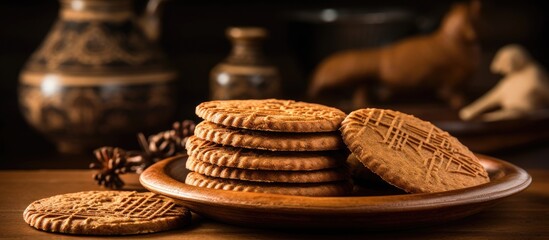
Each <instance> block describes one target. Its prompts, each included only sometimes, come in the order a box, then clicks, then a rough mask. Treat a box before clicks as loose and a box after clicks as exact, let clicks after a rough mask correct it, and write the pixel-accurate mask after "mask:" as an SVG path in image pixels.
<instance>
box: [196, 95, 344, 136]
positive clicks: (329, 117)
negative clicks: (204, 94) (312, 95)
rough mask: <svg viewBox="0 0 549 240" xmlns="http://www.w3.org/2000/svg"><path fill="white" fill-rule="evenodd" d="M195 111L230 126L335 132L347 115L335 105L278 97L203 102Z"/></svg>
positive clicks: (215, 121) (209, 119) (266, 129)
mask: <svg viewBox="0 0 549 240" xmlns="http://www.w3.org/2000/svg"><path fill="white" fill-rule="evenodd" d="M196 114H197V115H198V116H199V117H201V118H203V119H205V120H207V121H210V122H214V123H217V124H220V125H223V126H227V127H235V128H244V129H252V130H260V131H274V132H333V131H337V129H338V128H339V124H340V123H341V121H342V120H343V119H344V118H345V113H343V112H342V111H341V110H339V109H336V108H332V107H327V106H324V105H320V104H314V103H306V102H296V101H293V100H278V99H264V100H219V101H209V102H203V103H201V104H200V105H198V106H197V107H196Z"/></svg>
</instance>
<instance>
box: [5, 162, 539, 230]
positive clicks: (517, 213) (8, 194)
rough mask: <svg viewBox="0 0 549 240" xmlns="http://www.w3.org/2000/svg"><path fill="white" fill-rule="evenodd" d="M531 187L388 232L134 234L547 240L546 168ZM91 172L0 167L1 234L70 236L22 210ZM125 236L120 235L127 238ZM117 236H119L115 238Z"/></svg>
mask: <svg viewBox="0 0 549 240" xmlns="http://www.w3.org/2000/svg"><path fill="white" fill-rule="evenodd" d="M527 171H528V172H529V173H530V175H532V178H533V182H532V185H531V186H530V187H529V188H528V189H526V190H525V191H523V192H521V193H519V194H518V195H514V196H512V197H509V198H506V199H504V200H502V201H501V202H500V203H498V204H497V205H496V206H494V207H492V208H489V209H486V210H484V211H482V212H480V213H478V214H476V215H473V216H470V217H467V218H465V219H461V220H457V221H454V222H449V223H443V224H441V225H437V226H431V227H423V228H418V229H409V230H393V231H386V232H367V231H333V232H329V231H314V232H313V231H285V230H276V229H254V228H246V227H237V226H232V225H228V224H224V223H219V222H214V221H212V220H209V219H205V218H202V217H200V216H194V218H193V220H194V222H193V224H192V225H191V226H187V227H184V228H182V229H180V230H175V231H168V232H162V233H155V234H146V235H136V236H132V237H131V238H155V239H201V240H203V239H295V238H299V239H301V238H320V239H332V238H333V239H341V238H361V239H366V238H368V239H498V240H499V239H548V238H549V169H545V168H537V169H536V168H532V169H527ZM91 175H92V172H91V171H90V170H9V171H6V170H4V171H0V238H7V239H69V238H76V237H75V236H71V235H62V234H52V233H46V232H42V231H39V230H36V229H34V228H32V227H30V226H28V225H27V224H26V223H25V222H24V221H23V217H22V215H23V210H24V209H25V208H26V207H27V205H28V204H30V203H31V202H33V201H34V200H37V199H40V198H45V197H49V196H52V195H55V194H61V193H70V192H77V191H86V190H100V189H101V188H99V187H97V186H96V185H95V184H94V182H93V181H92V179H91ZM124 179H125V180H126V181H127V182H128V184H127V188H128V189H143V188H142V187H141V186H140V185H139V183H138V181H137V176H135V175H134V176H125V178H124ZM125 238H126V237H124V239H125ZM119 239H120V238H119Z"/></svg>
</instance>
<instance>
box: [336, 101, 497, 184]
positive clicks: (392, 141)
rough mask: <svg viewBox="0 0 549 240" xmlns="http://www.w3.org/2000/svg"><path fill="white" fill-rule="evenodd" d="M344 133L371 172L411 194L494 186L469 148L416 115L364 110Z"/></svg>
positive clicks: (354, 114) (347, 121) (353, 117)
mask: <svg viewBox="0 0 549 240" xmlns="http://www.w3.org/2000/svg"><path fill="white" fill-rule="evenodd" d="M340 130H341V133H342V135H343V140H344V142H345V144H346V145H347V146H348V147H349V149H350V150H351V151H352V152H353V154H355V156H356V157H357V158H358V159H359V160H360V161H361V162H362V163H363V164H364V165H365V166H366V167H368V168H369V169H370V170H372V172H374V173H376V174H377V175H379V176H380V177H381V178H383V179H384V180H385V181H387V182H389V183H390V184H393V185H395V186H397V187H399V188H401V189H403V190H405V191H407V192H411V193H432V192H441V191H448V190H454V189H459V188H465V187H471V186H475V185H479V184H483V183H486V182H489V178H488V174H487V172H486V170H485V169H484V168H483V166H482V165H481V164H480V162H479V160H478V159H477V157H476V156H475V155H474V154H473V153H472V152H471V151H469V149H468V148H467V147H465V146H463V145H462V144H461V143H460V142H459V141H458V140H457V139H456V138H454V137H452V136H450V135H449V134H448V133H447V132H445V131H443V130H441V129H439V128H437V127H435V126H434V125H433V124H431V123H429V122H426V121H423V120H420V119H418V118H416V117H414V116H412V115H408V114H404V113H400V112H397V111H392V110H382V109H373V108H369V109H360V110H357V111H354V112H352V113H351V114H349V115H348V116H347V117H346V118H345V120H344V121H343V123H342V126H341V129H340Z"/></svg>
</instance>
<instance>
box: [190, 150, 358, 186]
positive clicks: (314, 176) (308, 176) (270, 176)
mask: <svg viewBox="0 0 549 240" xmlns="http://www.w3.org/2000/svg"><path fill="white" fill-rule="evenodd" d="M186 167H187V169H189V170H190V171H193V172H197V173H200V174H203V175H206V176H210V177H218V178H226V179H238V180H246V181H254V182H279V183H318V182H332V181H340V180H345V179H348V175H347V172H346V171H345V169H344V168H331V169H323V170H315V171H268V170H248V169H239V168H228V167H221V166H217V165H213V164H209V163H206V162H201V161H198V160H196V159H193V158H192V157H190V156H189V157H188V158H187V163H186Z"/></svg>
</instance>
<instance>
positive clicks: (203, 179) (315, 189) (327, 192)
mask: <svg viewBox="0 0 549 240" xmlns="http://www.w3.org/2000/svg"><path fill="white" fill-rule="evenodd" d="M185 183H186V184H189V185H192V186H197V187H203V188H212V189H222V190H230V191H241V192H258V193H272V194H284V195H300V196H317V197H318V196H343V195H347V194H349V193H350V192H351V190H352V185H351V184H350V183H349V182H348V181H338V182H326V183H263V182H249V181H241V180H233V179H222V178H215V177H208V176H204V175H202V174H199V173H195V172H190V173H189V174H188V175H187V178H186V179H185Z"/></svg>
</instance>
